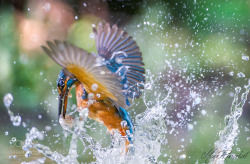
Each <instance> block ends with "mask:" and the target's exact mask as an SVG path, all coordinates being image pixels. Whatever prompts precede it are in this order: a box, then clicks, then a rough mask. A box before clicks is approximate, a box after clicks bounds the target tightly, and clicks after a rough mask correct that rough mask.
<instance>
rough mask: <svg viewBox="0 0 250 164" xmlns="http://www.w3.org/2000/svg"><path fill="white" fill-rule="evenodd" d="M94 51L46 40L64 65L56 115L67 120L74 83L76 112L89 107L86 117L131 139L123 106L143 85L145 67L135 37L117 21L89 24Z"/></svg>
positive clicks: (47, 50) (48, 50)
mask: <svg viewBox="0 0 250 164" xmlns="http://www.w3.org/2000/svg"><path fill="white" fill-rule="evenodd" d="M93 32H94V37H95V43H96V49H97V54H95V53H89V52H87V51H86V50H84V49H81V48H79V47H77V46H75V45H72V44H70V43H68V42H66V41H58V40H55V41H52V42H51V41H47V46H42V49H43V50H44V51H45V53H46V54H47V55H48V56H49V57H50V58H51V59H53V60H54V61H55V62H56V63H57V64H59V65H60V66H61V67H62V70H61V71H60V73H59V75H58V80H57V90H58V93H59V107H58V116H59V117H62V118H63V119H65V117H66V116H67V115H66V110H67V101H68V97H69V94H70V90H71V89H72V88H73V87H75V90H76V101H77V107H78V108H77V109H78V111H81V110H86V109H88V110H89V111H88V117H89V118H91V119H93V120H95V121H98V122H100V123H101V124H103V125H105V126H106V127H107V130H108V131H109V132H110V133H111V134H113V132H114V130H118V131H119V133H120V134H121V135H122V136H123V137H124V138H126V142H125V147H126V152H127V151H128V145H129V144H133V141H134V138H133V134H134V126H133V122H132V120H131V118H130V116H129V114H128V112H127V111H126V109H127V108H128V107H129V106H130V101H133V100H134V99H135V98H139V97H140V95H141V94H142V91H143V89H144V83H145V69H144V68H143V66H144V63H143V61H142V53H141V52H140V48H139V47H138V45H137V43H136V42H135V40H134V39H133V38H132V37H131V36H129V35H128V33H127V32H125V31H124V30H123V29H122V28H118V27H117V25H116V24H115V25H113V26H112V27H111V26H110V24H109V23H105V24H103V23H99V25H98V27H97V29H96V27H93Z"/></svg>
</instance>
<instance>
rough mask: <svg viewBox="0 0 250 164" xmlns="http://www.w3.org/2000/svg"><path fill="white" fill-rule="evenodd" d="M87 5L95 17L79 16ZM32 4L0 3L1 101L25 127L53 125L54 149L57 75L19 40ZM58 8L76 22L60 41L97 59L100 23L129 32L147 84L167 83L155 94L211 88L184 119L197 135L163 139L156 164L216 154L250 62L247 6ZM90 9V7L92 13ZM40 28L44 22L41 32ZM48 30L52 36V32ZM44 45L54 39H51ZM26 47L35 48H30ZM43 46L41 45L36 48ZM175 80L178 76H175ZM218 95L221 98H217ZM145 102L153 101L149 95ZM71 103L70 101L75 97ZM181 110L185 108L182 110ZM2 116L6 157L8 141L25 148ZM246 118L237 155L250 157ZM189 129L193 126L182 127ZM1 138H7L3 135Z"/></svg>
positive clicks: (241, 1)
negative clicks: (8, 99) (10, 100)
mask: <svg viewBox="0 0 250 164" xmlns="http://www.w3.org/2000/svg"><path fill="white" fill-rule="evenodd" d="M58 2H61V1H58ZM85 2H86V3H87V4H88V5H87V6H86V7H87V8H90V10H93V12H92V13H87V14H83V15H81V13H82V11H81V10H85V9H84V7H85V6H84V5H83V4H84V3H85ZM30 3H31V1H22V2H21V1H20V2H12V1H6V2H5V1H1V2H0V22H1V23H0V70H1V78H0V97H3V96H4V95H5V94H6V93H8V92H10V93H12V94H13V96H14V105H13V106H12V110H13V111H14V113H20V114H21V116H22V118H23V120H25V121H26V122H28V126H29V127H32V126H39V127H40V128H41V129H43V128H44V126H45V125H51V124H52V125H53V126H52V127H53V130H52V131H51V133H50V135H49V138H50V139H49V140H48V141H44V143H45V144H51V143H52V141H53V143H54V142H56V141H55V140H57V138H56V137H54V135H55V134H59V133H60V134H61V129H60V127H59V126H58V125H57V126H56V125H55V124H56V123H55V122H56V121H57V100H56V97H57V91H56V80H57V74H58V73H59V71H60V67H59V66H57V65H56V64H55V63H54V62H53V61H52V60H51V59H49V57H48V56H46V55H45V54H44V53H43V52H42V51H41V49H35V50H32V51H30V52H27V51H25V50H24V49H23V48H22V47H21V44H20V38H21V37H22V36H23V34H21V33H20V31H19V29H18V26H19V25H20V18H19V17H23V18H24V19H30V18H29V16H28V15H29V10H32V8H28V6H29V5H30ZM62 3H64V4H66V5H68V6H69V7H71V8H73V9H74V12H75V13H73V15H77V17H75V22H74V23H73V24H70V25H69V26H70V28H69V29H67V31H68V33H67V36H64V35H63V34H61V35H62V38H64V39H65V40H68V41H69V42H71V43H72V44H75V45H77V46H79V47H81V48H84V49H86V50H88V51H89V52H95V53H96V49H95V42H94V38H93V33H92V25H93V24H95V25H97V23H98V22H102V21H105V20H102V19H104V18H105V19H106V21H108V22H111V24H113V23H118V25H122V28H126V30H127V31H128V33H129V34H131V35H132V36H133V38H135V40H136V41H137V43H138V45H139V46H140V49H141V51H142V54H143V61H144V62H145V68H147V69H148V70H149V71H150V72H151V73H152V75H151V76H150V77H152V76H155V77H157V76H162V77H165V79H164V80H162V81H157V82H155V83H156V84H159V86H160V87H159V93H160V92H161V91H162V89H163V88H164V86H165V84H168V85H170V86H173V87H174V88H175V89H180V90H181V92H182V90H183V88H189V86H186V84H183V85H184V87H183V88H181V87H179V86H180V83H181V82H183V83H184V82H185V81H186V79H187V78H190V79H191V80H190V81H191V82H190V83H191V84H192V87H194V88H195V87H199V86H201V84H202V85H203V84H204V83H205V82H206V83H208V84H209V85H208V86H207V87H208V88H210V89H211V90H210V91H209V93H205V91H204V90H201V92H203V91H204V94H206V97H205V98H204V101H203V102H204V103H203V104H202V105H201V107H193V109H192V110H194V114H193V115H191V116H189V117H191V118H189V120H191V121H192V122H196V125H195V128H194V130H192V131H188V130H183V131H185V132H183V133H182V136H178V137H177V139H176V137H175V136H171V135H169V136H167V137H168V139H169V145H166V146H165V147H164V146H163V147H162V156H161V157H160V158H159V159H160V160H163V161H165V162H166V161H167V159H169V158H170V156H172V158H173V159H176V160H177V163H185V162H186V163H195V162H196V161H199V163H200V162H203V160H202V159H201V158H200V155H201V153H202V152H206V151H209V150H210V149H212V148H213V146H214V145H213V143H214V142H215V141H216V140H217V139H218V132H219V130H221V129H222V127H223V126H224V120H223V118H224V116H225V113H229V108H230V105H231V101H232V97H230V96H229V95H230V93H231V92H234V88H235V87H236V86H243V85H244V84H246V82H247V80H248V78H249V77H250V64H249V59H248V60H246V59H245V60H243V58H244V57H248V58H249V56H250V53H249V52H250V51H249V45H250V40H249V39H250V36H249V32H250V22H249V15H250V4H249V1H248V0H231V1H228V0H224V1H216V0H210V1H197V0H192V1H189V0H181V1H178V2H177V1H174V0H170V1H142V0H141V1H139V0H138V1H107V2H103V3H105V4H106V6H107V8H105V7H104V6H101V7H100V8H99V7H98V8H96V7H95V6H94V5H95V3H96V2H90V1H84V2H82V1H80V0H74V1H70V2H68V3H67V2H66V1H62ZM91 3H93V4H92V5H91ZM41 8H42V7H41ZM103 10H105V12H103V13H108V14H107V15H105V14H103V13H102V11H103ZM106 10H107V11H106ZM72 11H73V10H72ZM45 13H46V11H45ZM95 13H96V14H95ZM100 13H101V14H100ZM39 14H41V15H42V14H44V13H38V15H39ZM98 14H99V15H98ZM20 15H21V16H20ZM100 15H102V16H103V17H100ZM35 21H41V20H35ZM56 21H57V20H55V22H56ZM43 23H44V22H41V24H43ZM44 24H45V23H44ZM46 27H47V30H48V31H49V30H50V26H46ZM59 31H60V29H59ZM27 32H29V31H27ZM54 33H57V31H54ZM58 33H59V32H58ZM58 35H60V34H58ZM48 39H51V38H49V37H48ZM30 44H31V46H32V43H30ZM41 44H45V43H44V42H42V41H41ZM240 72H242V73H243V74H244V76H243V77H240V76H238V73H240ZM177 73H179V76H178V77H177V76H174V75H176V74H177ZM172 74H173V76H172ZM150 77H148V80H149V79H150ZM180 77H182V78H183V80H182V81H181V80H179V79H177V78H180ZM173 79H174V80H173ZM178 80H179V81H178ZM177 82H178V83H179V84H177ZM162 86H163V87H162ZM218 88H219V89H221V90H220V91H218V90H219V89H218ZM72 93H73V92H72ZM162 94H163V95H164V94H166V93H162ZM150 96H151V97H155V95H153V94H152V95H150ZM216 96H217V97H216ZM175 97H177V98H178V97H180V96H179V95H177V96H175ZM177 98H176V99H177ZM72 99H74V95H73V98H72ZM74 103H75V101H74V100H73V101H71V104H74ZM139 104H143V102H142V101H141V100H139ZM176 104H178V102H174V103H173V105H172V106H170V107H169V109H171V110H172V112H173V113H174V114H176V111H178V110H179V109H178V106H177V105H176ZM182 105H183V106H186V104H182ZM142 106H143V105H141V106H140V105H138V106H135V107H132V108H133V109H132V111H134V113H132V112H131V113H132V118H134V117H135V115H136V114H138V113H136V111H140V112H142V111H144V108H142ZM249 106H250V105H249V100H248V103H247V104H246V106H245V109H248V108H249ZM0 108H1V109H2V110H1V116H0V118H1V120H0V123H1V125H2V126H1V131H0V132H1V134H0V145H1V146H2V148H3V149H6V150H13V148H12V147H10V146H9V141H10V139H11V138H12V137H13V136H15V137H16V138H18V139H20V140H23V139H24V137H25V135H24V133H25V131H24V130H22V129H20V128H19V127H13V126H12V125H11V124H10V123H9V122H10V121H9V118H8V115H7V112H6V110H5V108H4V106H3V104H2V103H0ZM200 108H202V109H204V110H206V111H208V114H207V115H206V117H205V116H202V115H201V112H200ZM215 111H217V112H215ZM39 114H41V115H42V116H43V117H42V119H37V118H38V117H37V115H39ZM249 114H250V112H249V111H244V116H243V118H244V119H242V121H241V127H240V128H241V133H240V136H239V138H238V140H237V147H240V148H241V149H242V150H244V151H249V150H250V146H249V145H250V143H249V139H248V140H247V136H249V131H247V130H245V126H248V128H249ZM194 115H195V116H194ZM204 118H205V119H204ZM188 122H190V121H187V122H186V123H188ZM89 124H94V122H93V121H89ZM211 125H212V126H211ZM96 126H97V132H93V131H88V133H89V134H90V135H93V136H96V138H97V140H99V141H101V140H103V138H105V137H106V138H109V137H108V135H107V134H106V133H105V128H104V127H103V126H101V125H99V124H96ZM6 131H7V132H8V135H5V132H6ZM100 133H101V134H100ZM98 134H99V135H98ZM181 138H189V139H185V141H183V143H181V144H183V145H185V150H184V149H181V151H180V143H179V142H180V139H181ZM59 140H60V139H59ZM108 143H109V140H108V139H107V140H104V141H103V144H104V146H107V145H109V144H108ZM68 145H69V141H68V139H66V140H64V141H61V140H60V142H59V144H58V145H54V148H55V149H60V150H65V149H67V146H68ZM18 150H19V149H18ZM20 151H21V149H20ZM184 153H186V155H187V159H185V161H183V160H180V159H179V156H180V154H184ZM8 154H10V153H8V151H6V152H3V151H2V152H1V153H0V159H1V160H3V162H13V161H14V162H13V163H15V162H16V161H18V160H20V159H21V158H22V157H20V159H18V160H13V159H11V160H9V159H8V156H9V155H8ZM90 154H91V153H90ZM164 154H167V155H164ZM193 157H195V158H193ZM22 159H23V158H22ZM249 159H250V156H249V157H248V158H247V159H244V160H241V159H240V160H236V161H234V160H232V159H230V160H228V161H229V162H228V163H234V162H235V163H246V162H247V160H248V161H249ZM81 160H84V161H86V162H90V161H93V160H94V157H93V156H92V155H89V154H88V153H85V155H84V156H82V157H81ZM21 161H22V160H21ZM19 163H20V161H19ZM173 163H174V162H173Z"/></svg>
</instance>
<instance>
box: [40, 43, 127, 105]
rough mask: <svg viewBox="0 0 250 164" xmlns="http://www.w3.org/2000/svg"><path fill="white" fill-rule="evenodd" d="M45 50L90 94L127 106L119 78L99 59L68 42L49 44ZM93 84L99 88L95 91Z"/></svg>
mask: <svg viewBox="0 0 250 164" xmlns="http://www.w3.org/2000/svg"><path fill="white" fill-rule="evenodd" d="M47 44H48V47H49V48H47V47H44V46H42V48H43V50H44V51H45V52H46V53H47V54H48V55H49V56H50V57H51V58H52V59H53V60H54V61H55V62H56V63H58V64H59V65H60V66H62V67H63V68H66V69H67V70H68V71H69V72H71V73H72V74H74V75H75V77H76V78H77V79H78V80H79V81H80V82H82V83H83V84H84V86H85V87H86V90H88V92H89V93H94V94H97V93H98V94H100V95H101V97H102V96H103V97H108V98H110V99H112V100H113V101H114V103H115V105H117V106H122V107H125V106H126V102H125V96H124V94H123V92H122V85H121V84H120V80H119V77H117V75H116V74H114V73H112V72H111V71H110V70H108V69H107V67H106V66H104V65H102V64H100V63H99V62H98V58H96V57H95V56H94V55H92V54H90V53H88V52H87V51H85V50H83V49H81V48H78V47H76V46H74V45H71V44H69V43H67V42H60V41H55V42H54V43H52V42H49V41H48V42H47ZM93 84H97V86H98V88H97V89H96V90H93V87H92V86H93Z"/></svg>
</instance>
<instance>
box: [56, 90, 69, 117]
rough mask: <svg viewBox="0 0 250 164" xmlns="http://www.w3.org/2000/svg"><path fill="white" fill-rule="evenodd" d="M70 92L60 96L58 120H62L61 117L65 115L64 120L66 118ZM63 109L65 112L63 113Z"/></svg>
mask: <svg viewBox="0 0 250 164" xmlns="http://www.w3.org/2000/svg"><path fill="white" fill-rule="evenodd" d="M68 92H69V91H68V90H66V91H65V93H61V94H60V95H59V105H58V120H59V118H60V115H61V114H62V115H63V118H65V115H66V109H67V103H68ZM62 108H63V111H62Z"/></svg>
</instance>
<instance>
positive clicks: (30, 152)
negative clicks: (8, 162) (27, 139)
mask: <svg viewBox="0 0 250 164" xmlns="http://www.w3.org/2000/svg"><path fill="white" fill-rule="evenodd" d="M31 155H32V151H29V150H28V151H27V152H26V153H25V157H26V158H29V157H30V156H31Z"/></svg>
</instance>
